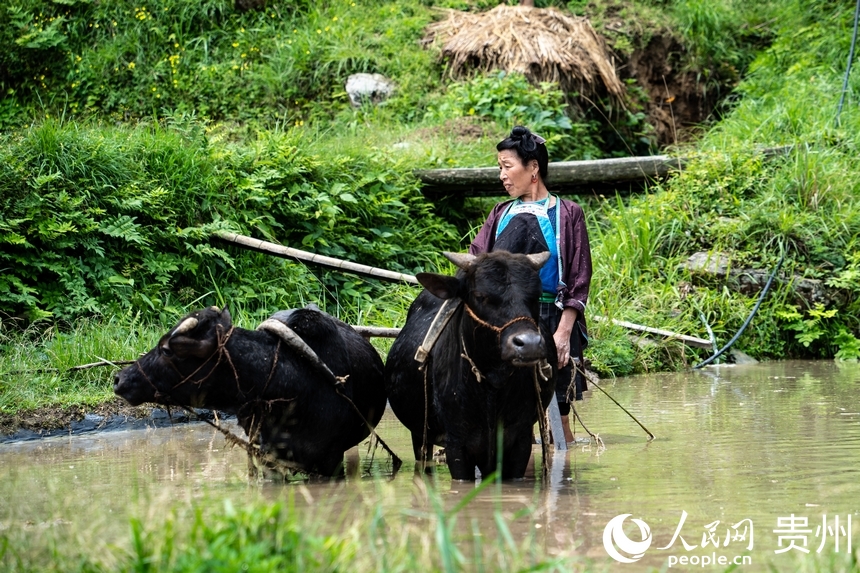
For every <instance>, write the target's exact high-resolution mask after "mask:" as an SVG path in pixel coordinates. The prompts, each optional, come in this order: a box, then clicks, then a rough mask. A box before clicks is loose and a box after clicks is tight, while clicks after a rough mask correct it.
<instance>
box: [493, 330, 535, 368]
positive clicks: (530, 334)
mask: <svg viewBox="0 0 860 573" xmlns="http://www.w3.org/2000/svg"><path fill="white" fill-rule="evenodd" d="M544 354H546V347H545V346H544V343H543V337H542V336H541V335H540V333H539V332H535V331H526V332H520V333H517V334H515V335H514V336H511V337H510V338H509V339H508V344H504V345H503V348H502V359H504V360H518V361H523V362H533V361H535V360H540V359H541V358H545V356H544Z"/></svg>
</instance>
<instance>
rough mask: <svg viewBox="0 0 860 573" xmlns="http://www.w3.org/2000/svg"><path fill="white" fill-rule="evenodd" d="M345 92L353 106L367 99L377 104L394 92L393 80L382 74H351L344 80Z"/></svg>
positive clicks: (358, 105) (357, 105) (359, 104)
mask: <svg viewBox="0 0 860 573" xmlns="http://www.w3.org/2000/svg"><path fill="white" fill-rule="evenodd" d="M346 93H347V94H348V95H349V101H350V102H351V103H352V105H353V106H355V107H360V106H361V104H362V103H364V102H368V101H369V102H370V103H374V104H378V103H380V102H382V101H385V100H386V99H388V98H389V97H390V96H391V94H393V93H394V82H392V81H391V80H389V79H388V78H386V77H385V76H383V75H382V74H352V75H351V76H349V78H348V79H347V80H346Z"/></svg>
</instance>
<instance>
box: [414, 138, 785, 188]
mask: <svg viewBox="0 0 860 573" xmlns="http://www.w3.org/2000/svg"><path fill="white" fill-rule="evenodd" d="M791 149H792V146H781V147H772V148H767V149H763V150H761V151H760V153H761V154H762V155H763V156H764V157H765V158H769V157H774V156H779V155H787V154H788V153H789V152H790V151H791ZM693 159H694V158H693V157H670V156H668V155H649V156H641V157H617V158H612V159H593V160H588V161H557V162H554V163H550V164H549V166H548V177H547V188H548V189H549V190H550V191H555V192H562V193H576V192H583V191H591V190H595V191H605V190H609V189H611V190H617V191H625V190H628V191H629V190H633V189H635V188H636V187H641V186H642V184H644V183H646V182H648V181H653V180H657V179H663V178H665V177H667V176H669V175H670V174H671V173H673V172H677V171H680V170H682V169H683V168H684V166H685V165H687V164H688V163H689V162H690V161H692V160H693ZM413 173H414V174H415V176H416V177H418V179H420V180H421V183H422V191H423V192H424V193H425V194H428V195H444V194H449V193H457V194H460V195H467V196H468V195H492V196H497V195H505V189H504V187H502V184H501V182H500V181H499V168H498V167H470V168H460V169H418V170H415V171H414V172H413Z"/></svg>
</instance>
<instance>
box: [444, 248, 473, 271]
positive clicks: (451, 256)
mask: <svg viewBox="0 0 860 573" xmlns="http://www.w3.org/2000/svg"><path fill="white" fill-rule="evenodd" d="M442 254H443V255H444V256H445V258H446V259H448V260H449V261H451V262H452V263H454V264H455V265H456V266H457V267H458V268H461V269H463V270H464V271H468V270H469V269H470V268H472V263H474V262H475V255H470V254H468V253H451V252H448V251H443V252H442Z"/></svg>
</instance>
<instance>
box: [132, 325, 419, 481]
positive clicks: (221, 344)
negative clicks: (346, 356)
mask: <svg viewBox="0 0 860 573" xmlns="http://www.w3.org/2000/svg"><path fill="white" fill-rule="evenodd" d="M219 327H220V325H219ZM234 330H235V327H233V326H231V327H230V330H229V331H227V333H226V334H225V335H224V336H223V337H222V336H221V335H220V334H219V335H218V347H217V349H216V351H215V352H213V353H212V354H211V355H210V356H209V357H208V358H207V359H206V360H204V361H203V363H202V364H201V365H200V366H198V367H197V368H196V369H195V370H194V372H192V373H191V374H189V375H188V376H185V377H184V378H183V379H182V380H180V381H179V382H178V383H176V384H175V385H174V386H173V387H172V388H171V391H173V390H175V389H176V388H178V387H180V386H182V385H183V384H185V383H186V382H188V381H189V380H191V378H192V377H193V376H195V375H196V374H197V373H198V372H200V370H201V369H202V368H203V367H204V366H205V365H206V364H208V363H209V361H210V360H212V358H213V357H214V356H216V355H217V356H218V360H216V362H215V365H214V366H213V367H212V370H210V371H209V373H208V374H207V375H206V376H204V377H203V378H202V379H200V380H194V381H193V383H194V384H197V385H200V384H202V383H203V382H205V381H206V380H207V379H208V378H209V377H210V376H212V374H213V373H214V372H215V370H216V369H217V368H218V366H219V365H220V364H221V361H222V360H223V358H224V356H226V358H227V363H228V364H229V365H230V368H231V369H232V370H233V376H234V379H235V380H236V388H237V389H238V390H239V393H240V394H241V395H242V396H243V397H244V396H245V392H244V391H243V390H242V386H241V383H240V381H239V373H238V372H237V371H236V367H235V365H234V364H233V360H232V358H231V357H230V351H229V350H227V347H226V346H227V342H228V341H229V339H230V337H231V336H232V335H233V332H234ZM280 348H281V339H280V338H279V339H278V345H277V347H276V349H275V356H274V358H273V359H272V367H271V368H270V370H269V376H268V378H267V379H266V383H265V385H264V386H263V389H264V390H265V389H266V388H268V386H269V383H270V382H271V380H272V376H273V375H274V373H275V368H276V366H277V362H278V354H279V353H280ZM168 362H169V364H170V365H171V367H172V368H173V369H174V370H175V371H176V372H177V373H179V374H180V375H182V373H181V372H179V369H178V368H176V366H175V365H174V364H173V362H172V361H168ZM311 362H313V361H311ZM135 365H136V366H137V369H138V371H139V372H140V373H141V375H143V378H144V380H146V381H147V382H148V383H149V385H150V386H151V387H152V389H153V392H154V397H155V398H156V399H158V398H164V399H166V400H167V405H175V406H178V407H180V408H183V409H184V410H187V411H189V412H192V413H195V415H196V412H194V411H193V410H192V409H190V408H188V407H187V406H185V405H183V404H174V403H173V400H172V398H171V396H170V395H169V394H168V395H164V394H162V393H161V392H159V390H158V387H157V386H156V385H155V384H153V382H152V380H150V379H149V376H147V375H146V372H144V370H143V368H142V367H141V365H140V360H135ZM314 366H317V369H318V371H322V372H324V373H326V374H327V375H328V377H329V378H330V382H332V384H333V386H334V390H335V392H336V393H337V394H338V396H340V397H341V398H343V399H344V400H346V401H347V402H348V403H349V405H350V406H351V407H352V409H353V410H354V411H355V413H356V414H357V415H358V417H359V418H360V419H361V421H362V422H363V423H364V424H365V426H366V427H367V429H368V430H369V434H370V436H371V438H374V439H376V441H377V443H379V444H380V445H381V446H382V449H383V450H385V451H386V452H387V453H388V454H389V455H390V456H391V458H392V462H391V463H392V468H393V473H394V474H397V471H398V470H399V469H400V467H401V466H402V465H403V460H401V459H400V457H398V455H397V454H395V453H394V451H393V450H392V449H391V448H390V447H389V446H388V444H386V443H385V441H384V440H383V439H382V438H381V437H379V434H377V433H376V430H375V429H374V428H373V426H372V425H371V424H370V422H368V421H367V418H365V417H364V414H362V413H361V410H359V409H358V406H356V405H355V403H354V402H353V401H352V400H351V399H350V398H349V397H348V396H346V395H345V394H344V393H343V392H341V387H342V384H343V383H344V382H346V379H347V378H348V377H349V376H348V375H347V376H335V375H334V374H333V373H332V372H331V370H329V369H328V367H325V365H324V364H322V366H323V367H324V369H322V368H319V366H320V364H314ZM277 401H281V400H280V399H277V400H269V401H261V400H254V401H253V402H249V403H248V404H253V403H257V404H258V405H259V403H260V402H262V403H263V404H267V405H269V406H271V404H272V403H273V402H277ZM248 404H246V405H248ZM256 413H257V412H256V411H255V412H254V413H253V414H256ZM206 422H207V423H209V424H210V425H212V426H213V427H215V428H216V429H218V431H220V432H221V433H222V434H225V435H226V433H230V434H231V436H232V437H230V438H228V441H231V443H239V444H246V442H245V441H244V440H242V438H240V437H239V436H236V435H235V434H232V432H230V431H229V430H224V429H222V428H221V427H219V426H217V425H214V424H212V423H211V422H210V421H209V420H206ZM260 423H261V422H260ZM250 427H251V429H252V431H250V432H249V434H248V437H249V439H250V440H251V441H255V440H256V434H257V429H258V428H255V426H254V424H253V422H252V424H251V426H250ZM225 432H226V433H225ZM243 447H244V448H245V449H246V451H248V454H249V455H252V452H251V450H250V449H249V447H252V446H250V445H248V446H247V447H246V446H244V445H243ZM253 447H256V448H257V450H259V446H253ZM266 455H267V456H269V457H270V458H271V456H270V455H268V454H266ZM255 457H256V458H257V459H260V460H261V461H263V462H264V463H266V465H267V466H268V467H271V463H269V462H270V460H267V459H265V458H264V457H263V454H262V453H261V452H258V453H257V454H255ZM274 459H279V458H274ZM280 461H283V460H280ZM285 464H286V462H285ZM273 469H277V468H273ZM300 471H304V472H305V473H308V474H309V475H311V474H312V472H308V471H306V470H303V469H302V470H300Z"/></svg>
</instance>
